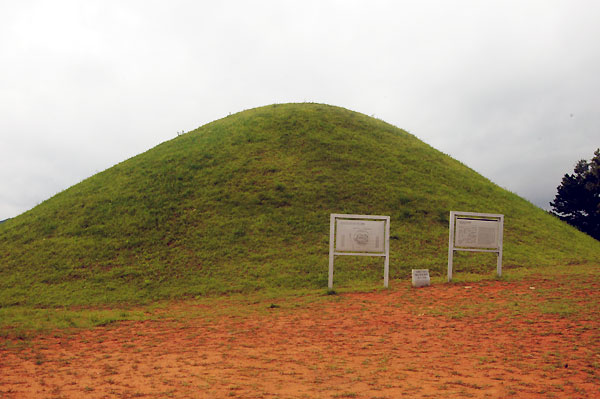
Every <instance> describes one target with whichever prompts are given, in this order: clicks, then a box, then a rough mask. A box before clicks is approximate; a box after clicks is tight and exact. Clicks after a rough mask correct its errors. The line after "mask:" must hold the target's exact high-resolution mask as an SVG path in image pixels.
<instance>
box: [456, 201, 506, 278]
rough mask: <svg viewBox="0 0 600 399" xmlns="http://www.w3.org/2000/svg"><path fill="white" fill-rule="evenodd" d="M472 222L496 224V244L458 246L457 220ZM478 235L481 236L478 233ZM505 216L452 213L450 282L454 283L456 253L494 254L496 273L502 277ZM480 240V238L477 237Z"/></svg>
mask: <svg viewBox="0 0 600 399" xmlns="http://www.w3.org/2000/svg"><path fill="white" fill-rule="evenodd" d="M457 219H459V220H460V219H464V220H472V221H474V222H486V223H487V222H494V223H496V227H497V229H498V230H497V234H496V240H495V244H493V245H490V246H484V245H480V244H473V245H457V243H456V239H457V234H456V228H457V224H456V220H457ZM476 234H479V233H478V232H477V233H476ZM503 236H504V215H501V214H497V213H477V212H459V211H450V233H449V238H448V282H450V281H452V267H453V257H454V251H467V252H493V253H496V254H497V256H498V260H497V262H496V272H497V274H498V277H501V276H502V244H503V239H504V237H503ZM477 238H479V237H477Z"/></svg>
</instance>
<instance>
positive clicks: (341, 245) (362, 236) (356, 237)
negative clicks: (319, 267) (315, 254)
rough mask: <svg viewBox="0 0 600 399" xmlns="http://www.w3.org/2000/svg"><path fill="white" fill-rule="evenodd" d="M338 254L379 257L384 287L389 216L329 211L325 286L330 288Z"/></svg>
mask: <svg viewBox="0 0 600 399" xmlns="http://www.w3.org/2000/svg"><path fill="white" fill-rule="evenodd" d="M338 255H357V256H381V257H383V258H384V265H383V285H384V286H385V287H386V288H387V286H388V278H389V264H390V217H389V216H374V215H347V214H341V213H332V214H331V215H330V222H329V284H328V286H329V289H333V263H334V260H335V257H336V256H338Z"/></svg>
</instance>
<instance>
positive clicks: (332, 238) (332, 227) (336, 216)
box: [327, 213, 390, 290]
mask: <svg viewBox="0 0 600 399" xmlns="http://www.w3.org/2000/svg"><path fill="white" fill-rule="evenodd" d="M338 220H359V221H360V220H362V221H365V222H369V221H383V223H384V240H383V250H382V251H373V250H370V251H337V241H336V238H337V235H336V233H337V221H338ZM348 255H350V256H351V255H354V256H379V257H383V258H384V264H383V286H384V287H385V288H387V287H388V281H389V271H390V267H389V266H390V217H389V216H379V215H350V214H343V213H332V214H330V219H329V279H328V285H327V286H328V287H329V289H330V290H332V289H333V264H334V261H335V257H336V256H348Z"/></svg>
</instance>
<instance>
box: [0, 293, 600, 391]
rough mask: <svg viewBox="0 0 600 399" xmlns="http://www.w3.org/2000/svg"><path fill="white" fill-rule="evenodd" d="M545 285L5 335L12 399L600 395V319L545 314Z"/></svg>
mask: <svg viewBox="0 0 600 399" xmlns="http://www.w3.org/2000/svg"><path fill="white" fill-rule="evenodd" d="M545 284H547V285H551V284H555V282H553V281H547V282H544V281H527V282H516V283H512V282H511V283H507V282H487V283H476V284H471V285H470V286H468V287H465V286H464V285H448V284H444V285H437V286H432V287H426V288H421V289H411V288H408V287H406V286H405V285H402V286H401V287H400V286H398V287H396V288H394V289H391V290H388V291H380V292H372V293H356V294H342V295H337V296H332V297H326V298H324V299H320V300H318V301H316V302H313V303H308V304H307V303H298V304H295V305H294V303H293V301H288V302H285V304H282V305H281V307H274V308H272V309H268V307H269V305H270V302H266V303H264V304H262V303H261V304H259V305H257V306H258V307H260V309H261V310H260V311H257V310H256V309H257V308H256V307H254V308H253V309H254V310H249V311H248V314H246V315H236V316H233V315H229V316H218V317H212V318H207V317H205V316H203V317H198V316H196V317H195V318H192V319H186V320H181V319H178V320H158V321H145V322H124V323H118V324H114V325H111V326H108V327H102V328H96V329H93V330H85V331H78V332H73V333H69V334H61V335H59V336H55V335H46V336H41V337H37V338H35V339H33V341H32V342H29V343H27V345H25V346H21V347H17V348H15V347H12V346H11V345H4V346H0V397H1V398H82V397H85V398H115V397H118V398H134V397H142V398H144V397H147V398H162V397H165V398H231V397H240V398H370V399H375V398H402V397H407V398H461V397H465V398H504V397H515V398H541V397H543V398H545V397H549V398H551V397H556V398H593V397H600V345H599V344H600V335H599V331H600V326H599V325H598V324H599V322H598V320H599V318H598V316H597V315H572V314H570V315H568V316H564V317H563V316H560V315H556V314H553V313H545V312H541V311H535V309H537V308H536V306H535V303H536V300H538V299H539V300H540V301H541V299H540V298H538V299H536V293H535V290H534V289H533V288H530V287H531V286H532V285H535V289H543V288H544V285H545ZM597 289H598V287H595V286H592V287H591V289H590V290H589V291H588V292H578V293H577V295H576V298H575V299H576V300H577V301H581V302H582V303H584V302H585V301H590V298H591V300H593V301H597V299H598V290H597ZM519 298H523V299H524V300H525V299H526V301H527V304H528V305H527V306H528V307H527V309H526V311H519V310H513V308H519V300H520V299H519ZM217 303H218V302H217ZM481 304H483V305H481ZM174 306H177V307H179V308H180V310H182V311H184V313H185V309H186V307H188V308H190V309H191V308H193V307H194V306H198V305H194V304H190V303H178V304H175V305H174ZM238 311H239V309H238ZM207 312H208V311H207ZM190 313H191V312H190ZM209 313H210V312H209Z"/></svg>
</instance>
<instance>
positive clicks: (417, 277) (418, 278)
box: [412, 269, 431, 287]
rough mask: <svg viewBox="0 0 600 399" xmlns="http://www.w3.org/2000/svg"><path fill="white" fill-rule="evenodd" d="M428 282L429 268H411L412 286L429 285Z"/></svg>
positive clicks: (429, 282)
mask: <svg viewBox="0 0 600 399" xmlns="http://www.w3.org/2000/svg"><path fill="white" fill-rule="evenodd" d="M430 284H431V281H430V279H429V269H412V286H413V287H429V285H430Z"/></svg>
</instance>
